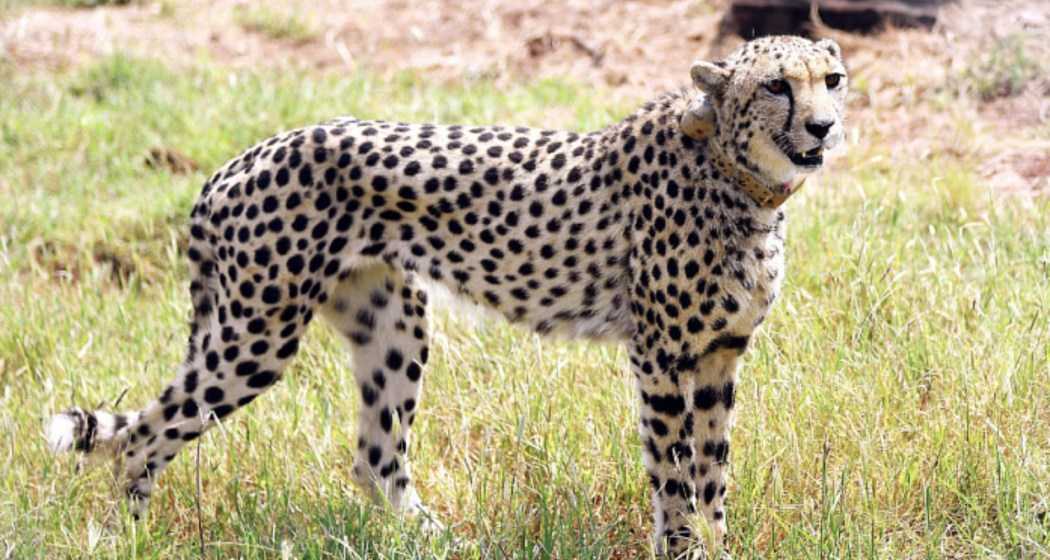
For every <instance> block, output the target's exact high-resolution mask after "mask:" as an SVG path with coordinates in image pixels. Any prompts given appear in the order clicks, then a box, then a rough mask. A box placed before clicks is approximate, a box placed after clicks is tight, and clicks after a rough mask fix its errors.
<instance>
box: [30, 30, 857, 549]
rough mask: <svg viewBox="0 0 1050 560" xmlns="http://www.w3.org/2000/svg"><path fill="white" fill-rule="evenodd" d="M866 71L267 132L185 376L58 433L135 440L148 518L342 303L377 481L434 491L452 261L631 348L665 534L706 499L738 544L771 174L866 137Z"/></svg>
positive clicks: (757, 45)
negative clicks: (620, 99) (853, 105)
mask: <svg viewBox="0 0 1050 560" xmlns="http://www.w3.org/2000/svg"><path fill="white" fill-rule="evenodd" d="M844 74H845V71H844V69H843V66H842V63H841V60H840V53H839V51H838V47H837V46H835V45H834V43H831V42H830V41H821V42H816V43H814V42H811V41H809V40H805V39H800V38H794V37H776V38H767V39H761V40H756V41H753V42H750V43H748V44H746V45H744V46H743V47H742V48H741V49H739V50H738V51H736V52H735V53H734V54H732V55H731V56H730V57H729V58H728V59H726V60H725V61H720V62H716V63H707V62H698V63H696V64H695V65H694V66H693V69H692V77H693V79H694V83H695V84H696V85H697V86H698V87H699V88H700V90H701V91H702V94H701V95H699V96H698V95H697V94H695V93H689V92H686V91H682V92H676V93H671V94H667V95H664V96H662V97H660V98H658V99H656V100H655V101H653V102H650V103H648V104H646V105H644V106H643V107H642V108H641V109H640V110H638V111H637V112H636V113H634V114H632V115H630V116H629V117H627V118H626V119H624V120H623V121H622V122H619V123H617V124H614V125H611V126H609V127H607V128H605V129H603V130H599V131H597V132H591V133H587V134H578V133H575V132H564V131H555V130H535V129H528V128H513V127H498V126H497V127H474V126H439V125H432V124H422V125H420V124H404V123H394V122H382V121H370V120H358V119H354V118H342V119H337V120H333V121H329V122H326V123H324V124H321V125H317V126H312V127H308V128H303V129H299V130H294V131H291V132H287V133H285V134H281V135H279V136H275V137H273V138H270V139H268V140H265V141H263V142H262V143H260V144H258V145H256V146H254V147H252V148H251V149H249V150H248V151H246V152H244V153H243V154H241V155H240V156H238V157H237V158H235V159H233V160H232V161H230V162H229V163H227V164H226V165H225V166H223V167H222V168H221V169H220V170H219V171H218V172H217V173H215V174H214V175H213V176H212V177H211V178H210V179H209V180H208V181H207V183H206V184H205V185H204V188H203V192H202V193H201V196H200V198H199V200H198V201H197V203H196V205H195V206H194V207H193V212H192V214H191V226H190V242H189V249H188V257H189V261H190V268H191V281H190V294H191V297H192V302H193V318H192V321H191V324H190V337H189V344H188V349H187V354H186V358H185V361H184V362H183V363H182V365H181V366H180V367H179V371H178V376H177V378H176V379H175V381H174V382H172V383H171V384H170V385H168V386H167V387H166V388H165V389H164V390H163V391H162V392H161V394H160V396H159V397H158V398H157V399H156V400H155V401H153V402H152V403H150V404H149V405H148V406H146V407H145V408H144V409H142V410H139V411H135V412H132V413H126V414H111V413H106V412H101V411H94V412H91V411H84V410H80V409H73V410H69V411H66V412H64V413H62V414H59V415H58V416H56V417H55V418H54V419H53V420H52V423H51V425H50V427H49V430H48V439H49V442H50V443H51V445H52V447H53V448H54V449H55V450H65V449H70V448H75V449H77V450H80V451H83V452H90V451H93V450H98V449H109V450H111V451H113V452H116V453H118V454H119V455H120V457H121V458H122V460H123V463H122V464H123V472H124V475H125V485H126V486H125V489H126V492H127V495H128V497H129V498H130V499H131V502H132V506H133V511H134V512H136V513H142V512H143V511H144V510H145V507H146V503H147V501H148V498H149V496H150V493H151V491H152V489H153V485H154V482H155V481H156V479H157V477H158V475H159V474H160V472H161V471H162V470H163V469H164V467H165V466H166V465H167V464H168V463H170V462H171V461H172V460H173V459H174V457H175V455H176V453H177V452H178V451H179V450H180V449H181V448H182V447H183V446H184V445H185V444H186V443H187V442H190V441H193V440H194V439H196V438H197V437H199V436H200V435H201V434H202V433H203V432H204V431H205V430H206V429H208V428H209V427H210V426H213V425H214V424H215V423H216V421H218V420H225V419H227V417H228V416H229V415H230V414H231V413H233V412H234V411H235V410H237V409H239V408H241V407H243V406H245V405H247V404H248V403H250V402H251V401H252V400H254V399H255V398H256V397H258V396H259V395H260V394H261V393H262V392H263V391H265V390H266V389H267V388H268V387H270V386H272V385H273V384H274V383H276V382H277V381H278V380H279V379H280V378H281V376H282V374H283V372H284V371H285V368H286V366H287V364H288V362H289V361H290V360H291V359H292V358H293V357H294V356H295V354H296V351H297V350H298V348H299V344H300V338H301V336H302V333H303V331H304V329H305V328H306V326H307V325H308V324H309V323H310V322H311V321H312V320H313V319H314V318H315V317H316V316H318V315H320V316H322V317H324V318H325V319H326V320H327V321H328V322H329V323H330V324H331V325H332V326H333V327H334V328H335V329H336V330H337V331H338V332H339V333H340V334H341V335H342V336H343V337H344V338H345V339H346V341H347V342H348V343H349V345H350V346H351V349H352V356H353V360H352V362H353V363H352V369H353V372H354V376H355V378H356V380H357V384H358V387H359V388H360V397H361V401H362V406H361V407H360V418H359V421H358V432H359V436H358V440H357V444H356V448H357V453H356V458H355V460H354V464H353V466H352V476H353V478H354V479H355V480H356V481H357V482H359V483H360V484H361V485H363V486H364V487H365V488H367V489H368V490H369V491H370V492H371V493H372V494H373V495H374V496H375V497H376V498H377V499H383V500H386V501H388V502H389V503H390V504H391V505H392V506H393V507H394V508H398V509H402V510H414V509H418V508H419V501H418V498H417V497H416V493H415V491H414V490H413V487H412V482H411V481H412V479H411V475H410V471H409V460H408V458H409V451H410V449H411V446H410V441H411V439H410V434H411V427H412V423H413V420H415V417H416V413H417V411H418V410H419V405H420V390H421V387H422V382H423V377H424V370H425V366H426V364H427V359H428V348H429V347H428V343H427V337H428V326H427V298H426V293H425V292H424V290H423V288H422V284H421V281H422V280H423V279H428V280H430V281H434V282H438V283H441V284H444V285H446V286H448V287H449V288H451V290H452V291H453V292H455V293H458V294H459V295H461V296H463V297H465V298H467V299H469V300H472V301H474V302H477V303H479V304H481V305H484V306H486V307H489V308H491V309H494V310H496V311H497V312H499V313H501V314H502V315H504V316H505V317H506V318H507V319H509V320H510V321H513V322H515V323H520V324H523V325H527V326H528V327H530V328H531V329H533V330H534V331H536V332H539V333H544V334H547V333H560V334H564V335H567V336H573V337H584V338H593V339H606V340H614V341H621V342H623V343H626V344H627V345H628V347H629V354H630V364H631V370H632V372H633V375H634V377H635V379H636V380H637V385H638V394H639V396H640V399H641V403H642V406H641V418H640V426H641V439H642V443H643V446H644V458H645V468H646V470H647V472H648V476H649V480H650V482H651V485H652V500H653V506H654V509H655V525H656V526H655V533H656V540H657V546H658V549H659V550H660V551H665V550H666V551H667V552H670V553H677V552H680V551H682V550H685V549H686V548H688V547H689V546H690V545H691V544H692V543H693V542H695V539H694V533H693V531H692V529H691V527H690V520H691V519H692V518H693V517H694V516H695V515H694V514H696V513H697V512H699V513H701V514H702V516H703V517H704V518H705V519H706V520H707V522H708V523H709V524H710V526H711V527H712V528H713V530H714V533H715V536H716V538H717V539H718V542H721V541H722V539H723V538H724V535H725V527H726V521H725V508H724V499H725V493H726V476H725V471H726V466H727V461H728V458H729V429H730V427H731V425H732V422H733V417H732V414H731V413H732V410H733V406H734V403H735V400H736V391H735V390H736V386H737V362H738V359H739V357H740V356H741V354H743V352H744V351H745V350H746V349H747V347H748V345H749V341H750V339H751V336H752V335H753V333H754V331H755V329H756V328H757V327H758V326H759V324H761V323H762V321H763V320H764V319H765V318H766V316H767V315H768V313H769V311H770V307H771V306H772V304H773V302H774V300H775V299H776V297H777V294H778V292H779V291H780V285H781V282H782V280H783V277H784V227H785V217H784V212H783V211H782V210H781V209H779V208H778V207H776V204H771V203H770V201H771V200H773V198H776V197H773V198H769V197H766V196H765V194H779V195H784V192H785V189H787V193H788V194H790V192H792V189H793V188H795V187H797V179H798V177H800V176H803V175H805V174H806V173H809V172H811V171H813V170H814V169H815V168H816V167H819V164H820V162H818V161H816V159H815V156H814V155H813V154H818V155H819V154H820V150H821V149H822V148H823V147H825V146H828V145H831V144H834V143H836V142H837V141H838V140H839V139H840V138H841V127H842V125H841V99H842V96H843V95H844V90H845V83H844V81H845V78H844ZM833 75H841V76H842V78H841V79H839V78H829V76H833ZM781 81H782V82H781ZM833 82H834V83H833ZM783 87H786V88H787V90H786V91H785V90H784V89H783ZM690 119H691V120H690ZM704 119H707V121H706V122H707V126H703V127H689V126H686V125H685V124H684V123H687V122H692V123H693V124H695V123H697V122H701V121H704ZM814 127H818V128H814ZM806 154H808V155H806ZM800 157H802V158H803V159H805V161H804V162H803V163H802V164H799V163H798V162H797V160H798V159H799V158H800ZM806 158H808V159H806ZM763 193H765V194H763ZM780 198H783V196H781V197H780Z"/></svg>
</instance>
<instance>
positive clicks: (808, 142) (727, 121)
mask: <svg viewBox="0 0 1050 560" xmlns="http://www.w3.org/2000/svg"><path fill="white" fill-rule="evenodd" d="M691 74H692V77H693V81H694V83H696V85H697V86H698V87H699V88H700V89H701V90H703V91H704V92H705V93H707V95H708V96H709V98H710V102H711V106H712V108H713V109H714V112H715V119H716V122H717V128H716V134H717V142H716V144H717V145H718V146H720V147H721V149H722V150H723V151H724V152H725V153H724V155H725V156H726V157H727V159H728V160H729V161H733V162H736V164H737V165H740V166H743V167H745V168H746V169H747V170H748V171H750V172H751V173H753V174H754V175H756V176H758V178H760V179H764V180H765V182H767V183H768V184H789V183H790V182H792V181H794V180H795V179H796V178H797V177H798V176H799V175H805V174H808V173H811V172H813V171H815V170H817V169H819V168H820V167H821V166H822V165H823V163H824V151H825V150H827V149H831V148H834V147H835V146H837V145H839V144H840V143H841V142H842V140H843V137H844V135H845V134H844V130H843V123H842V116H843V108H844V104H845V98H846V83H847V78H846V68H845V66H844V65H843V62H842V53H841V50H840V49H839V46H838V45H837V44H836V43H835V42H834V41H831V40H829V39H824V40H821V41H816V42H814V41H810V40H808V39H804V38H801V37H765V38H762V39H756V40H754V41H751V42H748V43H746V44H744V45H743V46H742V47H740V48H739V49H737V50H736V51H735V52H733V53H732V54H731V55H730V56H729V57H728V58H727V59H726V60H725V61H721V62H714V63H711V62H703V61H701V62H697V63H695V64H694V65H693V67H692V70H691Z"/></svg>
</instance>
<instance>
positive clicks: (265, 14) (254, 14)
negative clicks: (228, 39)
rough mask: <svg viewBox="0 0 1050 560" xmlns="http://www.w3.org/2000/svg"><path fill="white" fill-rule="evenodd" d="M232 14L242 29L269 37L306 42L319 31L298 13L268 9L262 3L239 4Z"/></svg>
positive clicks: (315, 36)
mask: <svg viewBox="0 0 1050 560" xmlns="http://www.w3.org/2000/svg"><path fill="white" fill-rule="evenodd" d="M233 15H234V20H235V21H236V22H237V24H238V25H240V26H241V27H243V28H244V29H246V30H248V31H254V32H256V33H262V34H263V35H265V36H267V37H269V38H271V39H277V40H289V41H294V42H306V41H311V40H313V39H316V38H317V36H318V33H319V32H318V31H317V30H316V29H315V28H314V26H313V25H312V24H311V23H310V22H309V21H307V20H305V19H303V18H301V17H299V16H298V15H296V14H293V13H288V12H282V11H276V10H273V9H270V8H268V7H266V6H265V4H263V3H254V4H250V5H245V6H241V7H239V8H237V10H236V11H234V14H233Z"/></svg>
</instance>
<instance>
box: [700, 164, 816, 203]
mask: <svg viewBox="0 0 1050 560" xmlns="http://www.w3.org/2000/svg"><path fill="white" fill-rule="evenodd" d="M715 164H716V166H717V167H718V169H719V171H721V172H722V173H723V174H725V175H726V176H727V177H730V178H731V179H733V180H734V181H733V182H734V183H736V184H737V185H739V186H740V188H741V189H743V191H744V192H746V193H747V195H748V196H750V197H751V199H752V200H754V201H755V204H758V205H759V206H761V207H763V208H769V209H771V210H775V209H777V208H780V206H781V205H782V204H784V202H785V201H787V199H788V198H789V197H790V196H791V195H793V194H795V193H797V192H798V191H800V190H801V189H802V186H803V185H804V184H805V183H806V178H807V176H806V175H802V176H798V177H796V178H795V179H793V180H791V181H786V182H784V183H781V184H779V185H777V186H776V187H772V188H771V187H769V186H766V185H764V184H762V183H761V182H760V181H759V180H758V179H756V178H755V176H754V175H752V174H750V173H748V172H747V171H744V170H742V169H740V168H739V167H737V166H735V165H731V164H729V163H726V162H725V161H723V160H722V159H721V158H716V161H715Z"/></svg>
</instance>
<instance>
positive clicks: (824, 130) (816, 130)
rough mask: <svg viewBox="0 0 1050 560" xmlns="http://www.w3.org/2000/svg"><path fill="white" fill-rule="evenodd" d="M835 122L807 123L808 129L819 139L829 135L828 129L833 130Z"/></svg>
mask: <svg viewBox="0 0 1050 560" xmlns="http://www.w3.org/2000/svg"><path fill="white" fill-rule="evenodd" d="M834 124H835V121H812V122H808V123H806V130H808V131H809V133H810V134H812V135H813V136H816V137H817V138H818V139H820V140H823V139H824V137H825V136H827V135H828V131H829V130H831V127H832V125H834Z"/></svg>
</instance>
